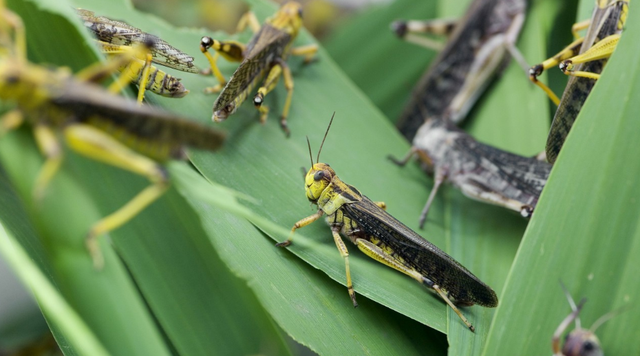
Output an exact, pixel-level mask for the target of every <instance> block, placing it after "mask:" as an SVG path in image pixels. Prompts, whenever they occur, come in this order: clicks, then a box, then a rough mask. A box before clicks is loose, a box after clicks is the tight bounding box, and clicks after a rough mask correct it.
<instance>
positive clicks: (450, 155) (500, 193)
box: [391, 118, 551, 228]
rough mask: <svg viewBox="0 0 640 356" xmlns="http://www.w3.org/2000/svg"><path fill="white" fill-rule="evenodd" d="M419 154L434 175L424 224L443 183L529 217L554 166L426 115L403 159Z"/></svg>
mask: <svg viewBox="0 0 640 356" xmlns="http://www.w3.org/2000/svg"><path fill="white" fill-rule="evenodd" d="M414 155H417V156H418V157H419V158H420V160H421V162H422V164H423V168H424V169H425V170H426V171H427V172H429V173H431V174H433V175H434V178H435V184H434V186H433V189H432V190H431V194H430V195H429V199H428V200H427V203H426V204H425V206H424V209H423V210H422V214H421V215H420V227H421V228H422V227H423V226H424V223H425V221H426V218H427V214H428V212H429V208H430V206H431V203H432V202H433V199H434V198H435V196H436V193H437V192H438V189H439V188H440V186H441V185H442V183H443V182H445V181H446V182H449V183H451V184H453V185H454V186H455V187H457V188H458V189H460V190H461V191H462V193H464V194H465V195H466V196H468V197H470V198H473V199H476V200H480V201H483V202H487V203H491V204H495V205H500V206H503V207H505V208H508V209H511V210H515V211H517V212H520V214H521V215H522V216H523V217H527V218H528V217H531V214H533V211H534V209H535V207H536V204H537V203H538V198H539V196H540V193H541V192H542V189H543V188H544V186H545V184H546V182H547V178H548V177H549V173H550V172H551V165H550V164H548V163H546V162H542V161H539V160H537V159H535V158H529V157H523V156H519V155H516V154H513V153H509V152H506V151H503V150H500V149H498V148H495V147H492V146H489V145H486V144H483V143H480V142H478V141H476V140H475V139H474V138H473V137H471V136H470V135H469V134H467V133H465V132H464V131H462V130H461V129H459V128H458V127H456V126H455V125H454V124H453V123H452V122H450V121H449V120H442V119H435V118H431V119H427V121H426V122H425V123H424V124H423V125H422V126H421V127H420V129H419V130H418V132H417V134H416V136H415V138H414V139H413V148H412V149H411V151H409V153H408V154H407V156H406V157H405V158H404V159H402V160H400V161H399V160H396V159H395V158H393V157H391V159H392V160H393V161H394V162H395V163H396V164H399V165H404V164H406V163H407V162H408V161H409V160H410V159H411V157H413V156H414Z"/></svg>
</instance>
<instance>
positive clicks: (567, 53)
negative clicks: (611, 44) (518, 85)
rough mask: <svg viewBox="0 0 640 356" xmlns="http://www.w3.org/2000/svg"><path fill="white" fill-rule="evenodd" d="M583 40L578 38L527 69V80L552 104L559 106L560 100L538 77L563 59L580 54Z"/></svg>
mask: <svg viewBox="0 0 640 356" xmlns="http://www.w3.org/2000/svg"><path fill="white" fill-rule="evenodd" d="M583 40H584V38H578V39H577V40H575V41H573V42H572V43H571V44H570V45H568V46H567V47H565V48H564V49H563V50H562V51H560V52H558V53H557V54H556V55H555V56H553V57H551V58H549V59H547V60H545V61H544V62H542V63H540V64H536V65H534V66H533V67H531V68H530V69H529V80H531V81H532V82H533V83H534V84H535V85H537V86H539V87H540V88H541V89H542V90H544V92H545V93H547V96H549V99H551V101H553V103H554V104H556V105H560V99H559V98H558V96H557V95H556V94H555V93H554V92H553V91H552V90H551V89H550V88H549V87H548V86H547V85H546V84H544V83H542V82H541V81H539V80H538V77H539V76H540V75H541V74H542V72H543V71H545V70H547V69H549V68H552V67H555V66H557V65H558V64H559V63H560V62H562V61H564V60H565V59H568V58H571V57H573V56H575V55H577V54H578V52H580V47H581V46H582V42H583Z"/></svg>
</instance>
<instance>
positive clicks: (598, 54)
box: [560, 34, 620, 80]
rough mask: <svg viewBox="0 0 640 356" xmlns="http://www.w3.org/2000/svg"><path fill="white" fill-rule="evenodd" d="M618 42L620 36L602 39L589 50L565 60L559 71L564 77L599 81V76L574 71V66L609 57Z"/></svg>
mask: <svg viewBox="0 0 640 356" xmlns="http://www.w3.org/2000/svg"><path fill="white" fill-rule="evenodd" d="M619 40H620V34H615V35H611V36H608V37H605V38H603V39H602V40H600V41H598V42H596V43H595V44H594V45H593V46H591V48H589V49H588V50H586V51H585V52H583V53H582V54H579V55H577V56H575V57H571V58H569V59H566V60H564V61H562V63H560V70H562V72H563V73H564V74H566V75H572V76H575V77H582V78H589V79H595V80H597V79H599V78H600V74H597V73H591V72H584V71H575V70H574V65H576V64H580V63H586V62H591V61H596V60H599V59H605V58H609V57H611V54H612V53H613V51H614V50H615V49H616V46H617V45H618V41H619Z"/></svg>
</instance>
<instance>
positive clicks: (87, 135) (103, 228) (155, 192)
mask: <svg viewBox="0 0 640 356" xmlns="http://www.w3.org/2000/svg"><path fill="white" fill-rule="evenodd" d="M64 136H65V140H66V142H67V144H68V145H69V147H70V148H71V149H73V150H74V151H76V152H78V153H80V154H82V155H84V156H87V157H89V158H92V159H95V160H97V161H101V162H104V163H107V164H110V165H113V166H116V167H119V168H122V169H125V170H128V171H131V172H133V173H136V174H139V175H142V176H145V177H147V178H148V179H149V180H150V181H151V185H150V186H148V187H147V188H145V189H144V190H142V191H141V192H140V193H138V195H136V196H135V197H134V198H133V199H131V200H130V201H129V202H128V203H127V204H125V205H124V206H123V207H121V208H120V209H118V210H116V211H115V212H113V213H111V214H110V215H108V216H106V217H104V218H102V219H101V220H100V221H98V222H96V223H95V224H94V225H93V226H92V227H91V229H90V230H89V233H88V234H87V241H86V244H87V248H88V249H89V252H90V253H91V256H92V258H93V262H94V266H95V267H96V268H98V269H99V268H101V267H102V266H103V263H104V261H103V257H102V254H101V253H100V249H99V247H98V241H97V238H98V237H99V236H101V235H102V234H105V233H107V232H109V231H112V230H114V229H117V228H118V227H120V226H122V225H123V224H125V223H126V222H128V221H129V220H131V219H133V218H134V217H135V216H136V215H138V214H139V213H140V212H141V211H142V210H143V209H145V208H146V207H147V206H148V205H149V204H151V203H152V202H154V201H155V200H157V199H158V198H159V197H160V196H161V195H162V194H164V192H165V191H166V190H167V189H168V188H169V177H168V174H167V172H166V171H165V170H164V168H162V166H160V165H159V164H158V163H156V162H155V161H153V160H152V159H150V158H148V157H146V156H142V155H140V154H138V153H136V152H134V151H133V150H131V149H129V148H128V147H126V146H125V145H123V144H122V143H120V142H119V141H117V140H115V139H114V138H112V137H111V136H109V135H108V134H106V133H104V132H102V131H101V130H99V129H96V128H94V127H92V126H89V125H83V124H75V125H70V126H68V127H67V128H65V130H64Z"/></svg>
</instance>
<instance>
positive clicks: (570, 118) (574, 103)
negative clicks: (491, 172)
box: [529, 0, 629, 163]
mask: <svg viewBox="0 0 640 356" xmlns="http://www.w3.org/2000/svg"><path fill="white" fill-rule="evenodd" d="M628 8H629V1H620V0H596V7H595V8H594V11H593V15H592V17H591V20H589V21H584V22H580V23H578V24H576V25H574V27H573V32H574V36H575V37H578V36H577V31H579V30H580V29H582V28H585V27H586V26H588V28H587V33H586V34H585V36H584V37H582V38H578V39H576V40H575V41H574V42H573V43H571V44H570V45H569V46H567V47H566V48H565V49H563V50H562V51H560V52H559V53H558V54H556V55H555V56H553V57H551V58H549V59H547V60H546V61H544V62H542V63H541V64H537V65H535V66H533V67H531V69H530V70H529V78H530V79H531V80H532V81H533V82H534V83H536V85H538V86H539V87H540V88H542V89H543V90H544V91H545V92H546V93H547V94H548V95H549V97H550V98H551V100H552V101H553V102H554V103H555V104H556V105H558V109H557V110H556V113H555V115H554V117H553V122H552V123H551V129H550V131H549V136H548V137H547V144H546V147H545V153H546V158H547V160H548V161H549V162H550V163H554V162H555V161H556V159H557V157H558V153H559V152H560V149H561V148H562V145H563V144H564V140H565V139H566V138H567V135H568V134H569V131H570V130H571V127H572V126H573V123H574V122H575V120H576V117H577V116H578V113H579V112H580V110H581V109H582V105H583V104H584V102H585V100H586V99H587V97H588V96H589V94H590V93H591V90H592V89H593V86H594V85H595V80H596V79H598V78H599V73H601V72H602V69H603V68H604V66H605V64H606V62H607V59H608V58H609V56H611V53H613V50H614V49H615V46H616V44H617V42H618V39H619V38H620V34H621V32H622V29H623V27H624V23H625V21H626V18H627V13H628ZM556 65H559V66H560V68H561V70H562V71H563V72H564V73H565V74H567V75H571V78H569V81H568V82H567V86H566V87H565V89H564V92H563V94H562V99H558V97H557V96H556V95H555V94H554V93H553V92H552V91H551V89H549V88H548V87H547V86H546V85H544V84H543V83H542V82H540V81H538V80H537V77H538V76H539V75H540V74H541V73H542V72H543V71H544V70H545V69H549V68H551V67H553V66H556Z"/></svg>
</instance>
